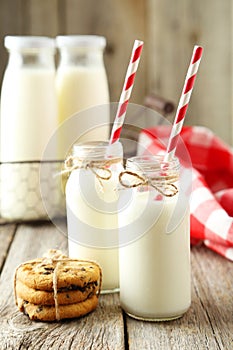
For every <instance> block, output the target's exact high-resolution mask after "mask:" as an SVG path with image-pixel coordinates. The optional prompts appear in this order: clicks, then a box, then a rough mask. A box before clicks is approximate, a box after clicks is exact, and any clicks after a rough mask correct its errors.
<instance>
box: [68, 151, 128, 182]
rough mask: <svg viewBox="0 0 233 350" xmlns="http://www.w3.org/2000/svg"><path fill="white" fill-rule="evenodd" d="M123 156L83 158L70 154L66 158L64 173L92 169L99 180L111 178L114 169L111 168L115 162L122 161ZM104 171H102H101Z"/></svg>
mask: <svg viewBox="0 0 233 350" xmlns="http://www.w3.org/2000/svg"><path fill="white" fill-rule="evenodd" d="M121 162H122V159H121V158H109V159H96V160H93V159H92V160H90V159H86V158H85V159H83V158H79V157H76V156H69V157H68V158H67V159H66V160H65V165H64V167H65V169H64V170H63V173H71V172H72V171H73V170H76V169H86V170H87V169H90V170H91V171H92V172H93V174H94V175H96V177H97V178H98V179H99V180H110V179H111V177H112V171H111V170H110V169H109V168H110V167H111V166H112V165H113V164H117V163H121ZM100 172H102V173H100Z"/></svg>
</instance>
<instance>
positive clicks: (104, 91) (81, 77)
mask: <svg viewBox="0 0 233 350" xmlns="http://www.w3.org/2000/svg"><path fill="white" fill-rule="evenodd" d="M56 86H57V93H58V102H59V121H60V123H62V122H63V121H64V120H66V119H67V118H68V117H70V116H72V115H73V114H75V113H77V112H80V111H81V110H83V109H86V108H89V107H92V106H95V105H99V104H105V103H108V102H109V94H108V83H107V76H106V73H105V69H104V67H95V66H94V67H88V66H83V67H82V66H77V67H60V68H58V70H57V78H56ZM107 121H108V120H107ZM80 122H85V121H82V120H80Z"/></svg>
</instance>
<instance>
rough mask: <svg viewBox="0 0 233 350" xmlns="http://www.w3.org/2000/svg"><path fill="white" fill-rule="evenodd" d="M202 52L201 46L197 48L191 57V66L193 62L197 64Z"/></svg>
mask: <svg viewBox="0 0 233 350" xmlns="http://www.w3.org/2000/svg"><path fill="white" fill-rule="evenodd" d="M202 52H203V48H202V47H201V46H198V47H197V49H196V52H195V54H194V56H193V60H192V64H194V63H195V62H197V61H198V60H199V59H200V58H201V56H202Z"/></svg>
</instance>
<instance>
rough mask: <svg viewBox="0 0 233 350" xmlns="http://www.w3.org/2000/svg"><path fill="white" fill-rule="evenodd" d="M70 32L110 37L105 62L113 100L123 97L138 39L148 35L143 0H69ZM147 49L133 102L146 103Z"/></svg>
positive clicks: (67, 7)
mask: <svg viewBox="0 0 233 350" xmlns="http://www.w3.org/2000/svg"><path fill="white" fill-rule="evenodd" d="M65 12H66V33H67V34H97V35H103V36H105V37H106V38H107V43H108V44H107V49H106V52H105V65H106V70H107V74H108V80H109V87H110V96H111V102H116V101H118V100H119V97H120V93H121V89H122V87H123V82H124V77H125V74H126V69H127V66H128V62H129V59H130V54H131V50H132V47H133V42H134V40H135V39H141V40H144V39H145V21H146V19H145V16H144V13H145V2H144V1H143V0H129V1H124V0H118V1H108V0H102V1H99V2H98V5H97V6H93V1H92V0H67V1H66V11H65ZM145 67H146V61H145V50H144V52H143V54H142V59H141V62H140V65H139V69H138V72H137V77H136V80H135V84H134V89H133V92H132V97H131V99H130V102H134V103H142V102H143V98H144V95H145V79H144V77H145Z"/></svg>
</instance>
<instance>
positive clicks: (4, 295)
mask: <svg viewBox="0 0 233 350" xmlns="http://www.w3.org/2000/svg"><path fill="white" fill-rule="evenodd" d="M64 232H65V229H64ZM50 248H57V249H61V250H62V251H64V252H65V251H66V250H67V239H66V235H65V233H61V232H58V230H57V229H56V228H54V226H53V225H51V224H34V225H22V226H19V228H18V230H17V232H16V236H15V239H14V242H13V244H12V246H11V249H10V251H9V254H8V257H7V260H6V263H5V266H4V269H3V272H2V275H1V281H0V314H1V317H0V329H1V332H0V350H9V349H12V350H17V349H30V350H39V349H51V350H52V349H54V350H57V349H61V350H69V349H74V350H76V349H100V350H102V349H112V350H114V349H119V350H120V349H123V348H124V336H123V330H124V328H123V317H122V311H121V309H120V307H119V297H118V295H107V296H101V298H100V303H99V306H98V308H97V309H96V310H95V311H94V312H92V313H91V314H89V315H87V316H85V317H83V318H80V319H75V320H67V321H64V322H59V323H57V322H52V323H42V322H32V321H30V320H29V319H28V317H27V316H25V315H23V314H22V313H20V312H19V311H18V310H17V308H16V306H15V305H14V299H13V275H14V271H15V268H16V266H17V265H18V264H20V263H21V262H23V261H26V260H28V259H31V258H35V257H39V256H41V255H42V254H43V253H44V252H45V251H46V250H47V249H50Z"/></svg>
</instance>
